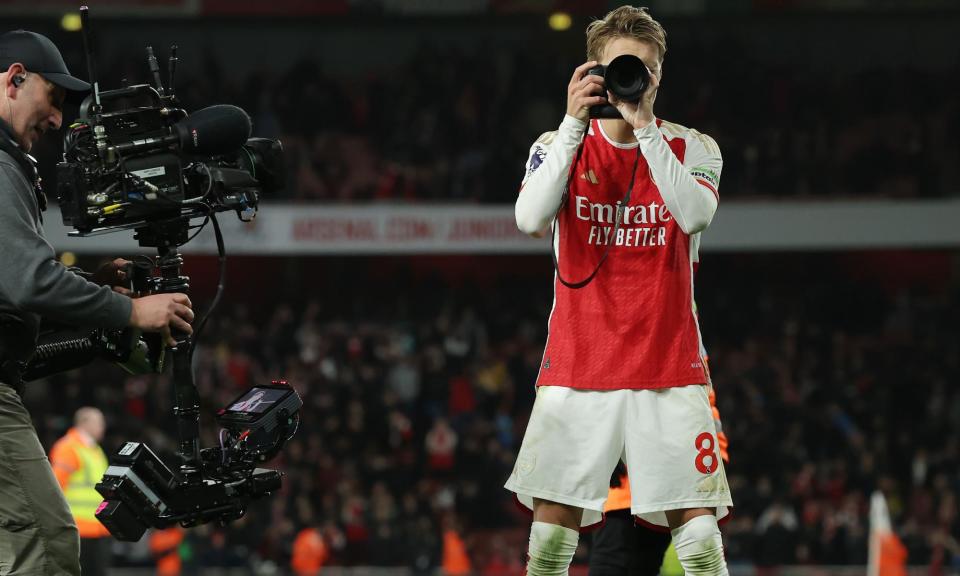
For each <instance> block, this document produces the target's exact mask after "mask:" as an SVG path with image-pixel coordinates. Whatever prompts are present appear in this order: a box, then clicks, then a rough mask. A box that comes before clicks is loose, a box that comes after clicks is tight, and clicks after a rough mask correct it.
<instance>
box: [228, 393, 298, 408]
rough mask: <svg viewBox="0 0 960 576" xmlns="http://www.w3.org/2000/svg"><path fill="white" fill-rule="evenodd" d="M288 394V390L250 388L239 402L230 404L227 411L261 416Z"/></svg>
mask: <svg viewBox="0 0 960 576" xmlns="http://www.w3.org/2000/svg"><path fill="white" fill-rule="evenodd" d="M289 393H290V391H289V390H283V389H277V388H252V389H251V390H250V391H249V392H247V393H246V394H244V395H243V396H242V397H241V398H240V399H239V400H237V401H236V402H234V403H233V404H231V405H230V406H229V407H228V408H227V410H229V411H230V412H243V413H246V414H262V413H264V412H266V411H267V410H269V409H271V408H272V407H273V406H274V405H275V404H276V403H277V402H278V401H279V400H280V399H282V398H283V397H284V396H286V395H287V394H289Z"/></svg>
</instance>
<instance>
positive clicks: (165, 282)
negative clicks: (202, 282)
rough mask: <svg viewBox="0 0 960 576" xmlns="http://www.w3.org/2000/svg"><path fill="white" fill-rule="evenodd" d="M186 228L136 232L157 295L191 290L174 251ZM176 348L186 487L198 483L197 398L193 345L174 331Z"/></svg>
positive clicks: (177, 223) (174, 224) (176, 224)
mask: <svg viewBox="0 0 960 576" xmlns="http://www.w3.org/2000/svg"><path fill="white" fill-rule="evenodd" d="M186 232H187V230H186V226H185V225H184V223H183V221H182V220H180V219H174V220H172V221H165V222H156V223H152V224H150V225H149V226H146V227H144V228H139V229H137V233H136V234H135V236H134V237H135V238H136V239H137V240H138V241H139V242H140V245H141V246H150V247H155V248H156V249H157V257H156V260H155V262H154V263H155V266H156V269H157V270H158V271H159V273H160V275H159V276H150V277H148V278H147V286H148V287H149V291H150V292H153V293H158V294H170V293H174V292H180V293H183V294H186V293H188V292H189V291H190V278H189V277H187V276H184V275H183V274H182V269H183V255H182V254H180V252H179V250H178V249H177V247H178V246H180V245H181V244H183V243H184V242H185V241H186ZM173 337H174V338H175V339H176V340H177V345H176V347H174V348H171V349H170V350H169V351H168V352H169V353H170V354H171V355H172V357H173V374H172V376H173V385H174V392H175V404H174V407H173V413H174V415H175V416H176V418H177V436H178V439H179V442H178V444H177V455H178V456H179V457H180V460H181V464H180V469H179V472H180V475H181V477H182V478H183V480H184V482H186V483H187V484H200V483H202V482H203V478H202V462H201V459H200V395H199V393H198V392H197V386H196V384H195V383H194V381H193V369H192V365H191V358H192V356H193V353H192V348H193V342H192V339H191V337H190V336H189V335H188V334H184V333H181V332H178V331H174V333H173Z"/></svg>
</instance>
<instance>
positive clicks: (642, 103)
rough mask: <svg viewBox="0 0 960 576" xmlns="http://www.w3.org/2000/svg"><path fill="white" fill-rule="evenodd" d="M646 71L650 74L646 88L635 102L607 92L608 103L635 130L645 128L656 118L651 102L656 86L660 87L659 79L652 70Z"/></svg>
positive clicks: (653, 98) (654, 97) (655, 92)
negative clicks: (626, 100)
mask: <svg viewBox="0 0 960 576" xmlns="http://www.w3.org/2000/svg"><path fill="white" fill-rule="evenodd" d="M647 73H648V74H650V82H649V84H647V89H646V90H645V91H644V92H643V96H641V97H640V100H638V101H637V102H625V101H623V100H620V99H619V98H617V97H616V96H614V95H613V94H612V93H610V92H607V96H608V97H609V99H610V104H612V105H613V106H615V107H616V108H617V110H618V111H620V115H621V116H623V119H624V120H626V121H627V123H629V124H630V125H631V126H633V128H634V129H635V130H636V129H640V128H646V126H647V124H649V123H651V122H653V121H654V119H656V116H654V115H653V103H654V101H655V100H656V99H657V88H659V87H660V80H659V79H658V78H657V76H656V75H655V74H653V73H652V72H649V71H648V72H647Z"/></svg>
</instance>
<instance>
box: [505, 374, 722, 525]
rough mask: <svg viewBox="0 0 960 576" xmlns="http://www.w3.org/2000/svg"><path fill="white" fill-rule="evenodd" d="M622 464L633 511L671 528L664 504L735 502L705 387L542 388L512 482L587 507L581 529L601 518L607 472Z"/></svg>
mask: <svg viewBox="0 0 960 576" xmlns="http://www.w3.org/2000/svg"><path fill="white" fill-rule="evenodd" d="M620 460H623V462H624V464H625V465H626V466H627V473H628V474H629V475H630V490H631V494H630V497H631V501H630V511H631V512H632V513H633V514H634V515H636V516H638V517H639V518H640V520H642V521H644V522H648V523H650V524H654V525H657V526H663V527H666V526H667V519H666V515H665V514H664V511H665V510H677V509H682V508H716V509H717V519H722V518H723V517H725V516H726V515H727V514H729V511H730V510H729V509H730V507H732V506H733V501H732V500H731V498H730V488H729V486H728V484H727V476H726V473H725V472H724V469H723V461H722V460H721V459H720V450H719V446H718V443H717V434H716V425H715V424H714V420H713V413H712V411H711V409H710V401H709V399H708V397H707V387H706V386H703V385H691V386H680V387H675V388H662V389H656V390H577V389H574V388H566V387H561V386H541V387H539V388H538V389H537V397H536V400H535V401H534V404H533V412H532V413H531V414H530V422H529V423H528V424H527V431H526V433H525V434H524V436H523V444H522V445H521V446H520V452H519V454H518V455H517V462H516V464H515V465H514V468H513V472H512V473H511V474H510V478H509V479H508V480H507V483H506V486H505V487H506V488H507V489H508V490H510V491H512V492H515V493H516V495H517V499H518V500H519V501H520V502H521V503H522V504H523V505H524V506H526V507H528V508H531V509H532V508H533V498H540V499H542V500H549V501H551V502H558V503H560V504H567V505H570V506H577V507H580V508H583V510H584V512H583V520H582V521H581V526H590V525H591V524H596V523H597V522H600V521H601V520H602V518H603V504H604V502H605V501H606V500H607V492H608V491H609V488H610V476H611V474H612V473H613V470H614V468H615V467H616V465H617V462H618V461H620Z"/></svg>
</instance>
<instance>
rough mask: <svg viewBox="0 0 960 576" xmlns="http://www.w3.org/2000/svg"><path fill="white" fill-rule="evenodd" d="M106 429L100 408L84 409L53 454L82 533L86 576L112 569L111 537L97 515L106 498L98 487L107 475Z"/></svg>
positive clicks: (81, 555)
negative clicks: (104, 444)
mask: <svg viewBox="0 0 960 576" xmlns="http://www.w3.org/2000/svg"><path fill="white" fill-rule="evenodd" d="M105 428H106V425H105V422H104V419H103V414H102V413H101V412H100V410H97V409H96V408H81V409H79V410H77V413H76V416H75V417H74V427H73V428H71V429H70V430H68V431H67V433H66V434H65V435H64V436H63V437H62V438H60V439H59V440H57V442H56V444H54V445H53V449H52V450H51V451H50V464H51V465H52V466H53V473H54V475H55V476H56V477H57V482H59V483H60V488H61V489H63V495H64V497H65V498H66V500H67V505H68V506H69V507H70V513H71V514H72V515H73V519H74V521H75V522H76V523H77V529H78V530H79V531H80V565H81V567H82V568H83V574H84V576H88V575H89V574H106V572H107V569H108V567H109V565H110V559H111V558H110V556H111V551H110V541H111V539H110V538H108V536H110V533H109V532H108V531H107V529H106V528H105V527H104V526H103V524H101V523H100V521H99V520H97V518H96V516H94V514H95V513H96V511H97V507H98V506H99V505H100V503H101V502H102V501H103V497H102V496H100V494H99V493H98V492H97V491H96V489H95V488H94V486H96V485H97V483H98V482H99V481H100V479H101V478H103V474H104V472H106V471H107V466H108V462H107V455H106V454H104V452H103V449H101V448H100V444H99V442H100V441H101V440H102V439H103V433H104V430H105Z"/></svg>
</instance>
